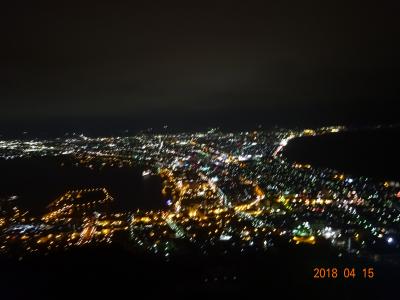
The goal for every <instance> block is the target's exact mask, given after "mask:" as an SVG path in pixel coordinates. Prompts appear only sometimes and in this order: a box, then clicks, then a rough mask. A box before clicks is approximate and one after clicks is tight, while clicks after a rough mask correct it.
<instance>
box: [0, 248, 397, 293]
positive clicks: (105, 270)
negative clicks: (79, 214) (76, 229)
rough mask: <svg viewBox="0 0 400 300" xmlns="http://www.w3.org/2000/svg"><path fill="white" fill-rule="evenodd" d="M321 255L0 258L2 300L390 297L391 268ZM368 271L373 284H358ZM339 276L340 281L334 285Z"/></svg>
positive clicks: (86, 251) (100, 253)
mask: <svg viewBox="0 0 400 300" xmlns="http://www.w3.org/2000/svg"><path fill="white" fill-rule="evenodd" d="M325 250H326V249H324V248H319V247H306V246H304V247H303V246H302V247H299V246H296V247H295V248H287V249H281V250H280V251H278V252H277V251H276V252H273V251H272V252H270V253H263V254H256V253H255V254H253V255H210V256H200V255H188V254H184V255H179V256H176V257H173V258H171V260H170V261H166V260H165V259H162V258H159V257H155V256H151V255H148V254H141V253H131V252H130V251H126V250H122V249H121V248H116V247H115V246H113V247H111V248H109V247H107V248H96V249H94V248H83V249H79V250H72V251H69V252H62V253H55V254H52V255H49V256H43V257H30V258H29V257H28V258H24V259H22V260H21V261H18V260H10V259H5V258H2V259H1V266H2V267H1V271H0V274H1V275H0V276H1V286H2V295H1V298H2V299H22V298H23V299H28V298H29V299H48V298H52V299H57V298H61V297H74V298H81V297H82V296H87V297H89V298H90V299H94V298H93V297H97V296H102V297H112V298H111V299H119V298H127V297H128V298H131V299H135V298H136V297H140V296H154V295H158V296H163V297H167V298H169V297H171V296H175V295H181V296H186V297H189V296H190V297H191V296H198V295H215V296H216V295H218V296H238V295H240V296H247V297H249V296H256V295H259V296H262V297H263V299H268V298H272V297H276V296H296V297H302V298H304V299H309V298H312V299H319V298H321V299H362V298H361V297H363V298H367V299H372V298H375V299H386V298H387V297H389V296H392V297H393V296H395V295H396V294H397V292H398V291H397V285H396V284H397V280H398V271H400V269H399V268H398V267H394V266H392V267H384V266H379V265H370V264H369V265H368V266H367V265H366V264H365V263H361V262H359V261H358V262H357V261H354V260H351V259H347V258H345V259H343V258H341V259H339V258H337V256H336V255H335V254H334V253H329V252H326V251H325ZM371 266H372V267H374V272H375V277H374V278H373V279H364V278H362V275H361V274H362V272H361V269H362V268H363V267H371ZM315 267H326V268H328V267H336V268H338V269H339V270H341V269H343V268H345V267H355V268H356V270H357V276H356V278H354V279H352V278H348V279H345V278H343V276H342V275H340V276H338V278H336V279H333V278H330V279H329V278H325V279H314V278H313V276H314V273H315V272H314V271H313V269H314V268H315ZM339 277H340V278H339Z"/></svg>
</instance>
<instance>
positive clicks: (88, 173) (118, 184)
mask: <svg viewBox="0 0 400 300" xmlns="http://www.w3.org/2000/svg"><path fill="white" fill-rule="evenodd" d="M62 162H64V166H61V163H62ZM141 171H142V170H140V169H139V168H128V167H124V168H104V169H102V170H91V169H89V168H86V167H82V166H75V165H74V164H73V161H72V160H64V161H61V160H60V159H58V158H31V159H17V160H0V180H1V183H0V197H1V196H6V195H18V197H19V198H18V199H17V200H16V201H17V203H16V204H17V205H18V206H20V207H21V208H26V209H29V210H31V211H32V212H33V213H41V212H43V210H44V209H45V207H46V205H47V204H49V203H50V202H51V201H53V200H54V199H56V198H57V197H59V196H60V195H62V194H63V193H65V192H66V191H68V190H75V189H82V188H91V187H93V188H97V187H105V188H107V189H108V191H109V192H110V194H111V195H112V196H113V198H114V200H115V201H114V203H113V205H112V208H113V209H115V210H125V209H136V208H143V209H153V208H161V207H163V205H164V202H165V201H163V200H162V196H161V179H160V178H158V177H149V178H146V179H144V178H143V177H142V174H141Z"/></svg>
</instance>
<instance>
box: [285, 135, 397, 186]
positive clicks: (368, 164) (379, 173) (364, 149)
mask: <svg viewBox="0 0 400 300" xmlns="http://www.w3.org/2000/svg"><path fill="white" fill-rule="evenodd" d="M283 155H284V156H285V157H286V158H288V159H289V161H293V162H302V163H310V164H311V165H313V166H316V167H329V168H333V169H336V170H339V171H343V172H345V173H348V174H353V175H359V176H369V177H372V178H375V179H377V180H396V181H398V180H400V129H399V128H389V129H370V130H362V131H352V132H345V133H340V134H329V135H324V136H318V137H302V138H298V139H294V140H292V141H291V142H290V143H289V144H288V146H287V147H286V149H285V151H284V153H283Z"/></svg>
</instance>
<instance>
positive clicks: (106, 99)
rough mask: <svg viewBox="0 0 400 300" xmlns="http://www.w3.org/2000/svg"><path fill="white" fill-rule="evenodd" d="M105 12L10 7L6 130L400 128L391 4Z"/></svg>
mask: <svg viewBox="0 0 400 300" xmlns="http://www.w3.org/2000/svg"><path fill="white" fill-rule="evenodd" d="M3 2H5V1H3ZM108 2H109V3H108V4H102V3H100V1H97V2H92V3H89V2H88V1H80V3H79V2H74V1H65V2H62V1H52V2H41V1H25V2H22V1H7V3H2V4H1V7H0V26H1V29H0V30H1V43H0V99H1V100H0V101H1V110H0V118H1V119H2V121H3V123H4V122H8V123H7V124H14V123H15V124H17V123H18V122H20V121H21V120H24V121H25V122H28V121H29V122H31V123H35V122H39V121H43V120H47V119H48V120H50V119H51V120H53V121H54V120H62V119H63V120H73V119H79V120H89V119H94V118H95V119H104V120H106V119H110V118H114V119H130V120H139V119H140V120H147V123H149V124H151V123H152V122H153V121H154V122H155V121H156V119H157V121H159V122H160V123H164V122H165V123H173V124H175V125H176V126H181V127H182V128H183V129H184V127H185V124H186V123H185V122H188V120H192V123H195V124H196V122H199V124H200V123H201V122H203V123H204V120H213V122H214V123H215V124H219V125H222V126H223V125H224V123H229V122H230V123H236V124H241V123H243V124H250V123H254V124H256V123H260V124H269V123H270V122H273V123H277V124H278V125H285V124H296V125H302V124H305V125H306V124H307V122H310V121H312V122H315V123H340V122H352V121H353V120H357V121H366V122H381V121H382V122H384V121H392V120H398V119H400V118H399V117H398V116H397V114H398V113H397V112H396V109H395V104H396V102H398V101H399V98H400V89H399V82H400V81H399V79H400V75H399V71H400V59H399V53H400V42H399V38H400V18H399V15H400V11H399V5H398V4H395V3H396V1H393V2H389V1H374V2H366V1H359V2H358V1H350V0H348V1H314V2H313V3H311V2H309V1H290V2H289V1H267V0H265V1H262V2H261V1H260V2H258V3H255V2H252V1H240V2H237V3H238V4H236V3H234V2H232V1H226V2H225V1H213V2H214V3H206V2H205V1H185V2H183V3H180V4H176V3H173V2H171V1H162V2H163V4H156V2H153V1H123V2H122V1H121V2H118V1H108ZM60 3H66V4H65V5H61V4H60ZM111 3H112V4H111ZM217 3H218V4H217ZM177 120H178V121H177ZM54 122H56V121H54ZM174 122H175V123H174ZM54 124H55V126H57V125H56V123H54ZM146 125H147V124H146ZM3 126H5V125H3ZM8 126H10V125H8ZM3 129H4V128H3Z"/></svg>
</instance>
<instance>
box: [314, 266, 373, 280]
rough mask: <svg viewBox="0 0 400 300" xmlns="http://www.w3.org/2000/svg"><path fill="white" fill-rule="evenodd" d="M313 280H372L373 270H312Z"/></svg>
mask: <svg viewBox="0 0 400 300" xmlns="http://www.w3.org/2000/svg"><path fill="white" fill-rule="evenodd" d="M313 272H314V274H313V275H314V277H313V278H314V279H337V278H344V279H355V278H363V279H373V278H374V277H375V270H374V268H362V269H361V270H360V269H356V268H352V267H350V268H314V269H313Z"/></svg>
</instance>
